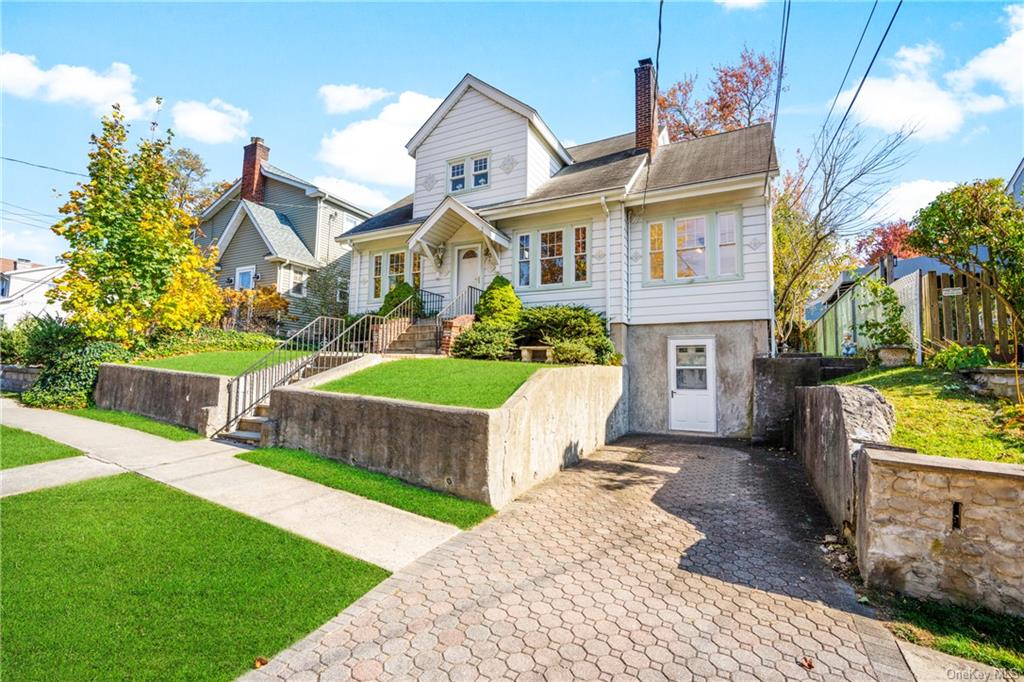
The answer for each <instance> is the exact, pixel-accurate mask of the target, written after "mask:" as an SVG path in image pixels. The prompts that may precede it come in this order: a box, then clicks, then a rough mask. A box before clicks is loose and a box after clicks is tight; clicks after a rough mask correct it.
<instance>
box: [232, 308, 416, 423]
mask: <svg viewBox="0 0 1024 682" xmlns="http://www.w3.org/2000/svg"><path fill="white" fill-rule="evenodd" d="M416 298H417V294H413V295H412V296H409V297H408V298H406V299H405V300H404V301H402V302H401V303H399V304H398V305H397V306H395V307H394V309H392V310H391V311H390V312H388V313H387V314H386V315H377V314H375V313H373V314H366V315H363V316H362V317H360V318H359V319H358V320H356V321H355V322H353V323H352V324H349V325H345V320H343V319H340V318H330V317H318V318H317V319H315V320H313V322H310V323H309V324H308V325H306V326H305V327H303V328H302V329H300V330H299V331H298V332H296V333H295V334H293V335H292V336H291V337H289V338H288V339H287V340H285V341H283V342H282V343H280V344H278V346H277V348H275V349H274V350H273V351H271V352H270V353H268V354H267V355H265V356H263V358H260V360H258V361H257V362H256V363H254V364H253V365H252V366H251V367H250V368H249V369H247V370H246V371H245V372H243V373H242V374H240V375H238V376H237V377H234V378H233V379H231V380H230V381H229V382H228V385H227V392H228V406H227V407H228V409H227V413H228V414H227V420H226V421H225V423H224V426H222V427H221V428H220V429H218V430H217V432H216V433H214V435H215V436H216V435H217V434H220V433H221V432H223V431H226V430H228V429H231V428H232V427H234V426H235V424H237V423H238V421H239V420H240V419H241V418H242V417H245V416H247V415H248V414H249V413H250V412H252V411H253V410H254V409H255V407H256V406H257V405H259V404H260V403H262V402H263V400H264V399H266V397H267V396H269V395H270V392H271V391H273V390H274V389H275V388H277V387H278V386H281V385H283V384H285V383H288V382H290V381H292V380H294V379H295V378H296V377H302V373H303V372H305V371H307V370H310V369H311V370H313V372H312V373H313V374H318V373H320V372H322V371H324V370H327V369H331V368H333V367H338V366H340V365H343V364H345V363H346V362H350V361H351V360H355V359H356V358H359V357H362V356H363V355H365V354H366V353H382V352H384V351H386V350H387V349H388V347H389V346H390V345H391V344H392V343H394V342H395V341H396V340H397V339H398V337H399V336H401V335H402V333H404V332H405V330H406V329H408V328H409V326H411V325H412V324H413V322H414V321H415V318H416V315H417V309H418V308H419V307H420V306H421V301H418V300H416ZM339 323H340V324H339ZM325 332H327V333H325ZM324 339H326V341H325V340H324ZM314 341H315V343H314ZM306 351H308V352H306Z"/></svg>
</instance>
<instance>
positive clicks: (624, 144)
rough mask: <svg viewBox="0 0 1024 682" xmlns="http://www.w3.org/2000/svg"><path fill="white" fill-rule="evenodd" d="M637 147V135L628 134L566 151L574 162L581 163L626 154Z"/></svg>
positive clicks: (587, 143)
mask: <svg viewBox="0 0 1024 682" xmlns="http://www.w3.org/2000/svg"><path fill="white" fill-rule="evenodd" d="M635 146H636V135H635V134H634V133H633V132H628V133H623V134H622V135H615V136H614V137H606V138H604V139H603V140H594V141H593V142H586V143H584V144H578V145H576V146H575V147H568V148H567V149H566V150H565V151H567V152H569V156H571V157H572V160H573V161H575V162H576V163H579V162H580V161H590V160H591V159H597V158H600V157H602V156H608V155H609V154H615V153H618V152H624V151H626V150H628V149H633V147H635Z"/></svg>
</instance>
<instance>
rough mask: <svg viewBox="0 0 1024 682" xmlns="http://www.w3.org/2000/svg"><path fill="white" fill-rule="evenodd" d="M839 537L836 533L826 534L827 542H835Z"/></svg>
mask: <svg viewBox="0 0 1024 682" xmlns="http://www.w3.org/2000/svg"><path fill="white" fill-rule="evenodd" d="M838 539H839V538H837V537H836V536H835V535H826V536H825V542H835V541H836V540H838Z"/></svg>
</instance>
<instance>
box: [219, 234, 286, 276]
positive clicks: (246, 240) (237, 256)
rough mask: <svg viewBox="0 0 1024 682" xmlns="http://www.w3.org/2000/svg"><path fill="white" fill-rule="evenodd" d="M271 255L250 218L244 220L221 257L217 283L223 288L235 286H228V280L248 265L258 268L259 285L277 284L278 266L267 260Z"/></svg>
mask: <svg viewBox="0 0 1024 682" xmlns="http://www.w3.org/2000/svg"><path fill="white" fill-rule="evenodd" d="M269 254H270V249H268V248H267V244H266V242H264V241H263V238H262V237H261V236H260V234H259V232H257V230H256V228H255V226H253V224H252V221H250V220H249V217H248V216H245V217H244V218H242V222H241V224H239V226H238V230H237V231H236V232H235V235H234V237H232V238H231V243H230V244H229V245H228V248H227V249H225V250H224V253H222V254H221V256H220V272H218V273H217V282H218V284H220V285H221V286H222V287H227V286H234V284H228V282H227V280H228V278H232V279H233V278H234V276H235V269H236V268H240V267H244V266H247V265H254V266H256V274H258V275H259V276H260V279H259V281H258V282H257V284H258V285H259V286H265V285H267V284H276V283H277V265H275V264H274V263H269V262H267V261H266V260H265V258H266V256H267V255H269Z"/></svg>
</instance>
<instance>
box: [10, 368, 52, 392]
mask: <svg viewBox="0 0 1024 682" xmlns="http://www.w3.org/2000/svg"><path fill="white" fill-rule="evenodd" d="M41 371H43V370H42V368H41V367H29V366H27V365H0V391H11V392H13V393H24V392H25V391H27V390H28V389H30V388H31V387H32V384H34V383H36V379H38V378H39V373H40V372H41Z"/></svg>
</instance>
